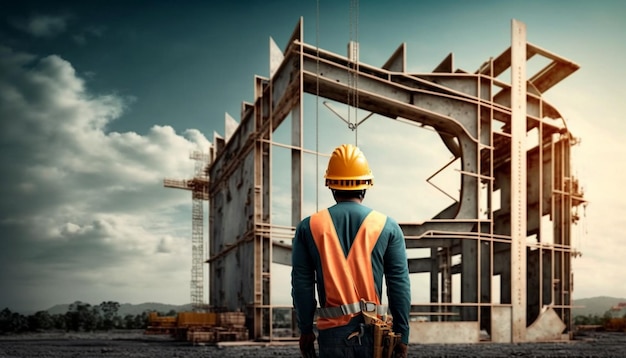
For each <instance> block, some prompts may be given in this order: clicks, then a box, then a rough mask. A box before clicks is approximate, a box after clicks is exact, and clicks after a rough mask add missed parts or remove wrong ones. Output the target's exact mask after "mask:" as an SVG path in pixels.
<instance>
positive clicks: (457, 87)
mask: <svg viewBox="0 0 626 358" xmlns="http://www.w3.org/2000/svg"><path fill="white" fill-rule="evenodd" d="M533 56H541V57H544V58H545V59H547V60H548V62H549V64H548V65H547V66H545V67H544V68H542V69H541V70H539V71H538V72H537V73H535V74H534V75H532V76H530V77H527V75H526V71H527V66H526V64H527V62H528V60H529V59H530V58H532V57H533ZM577 69H578V65H576V64H575V63H573V62H571V61H569V60H567V59H564V58H562V57H559V56H557V55H555V54H553V53H550V52H548V51H546V50H544V49H541V48H539V47H537V46H535V45H532V44H530V43H528V42H527V41H526V27H525V25H524V24H523V23H521V22H519V21H516V20H513V21H512V26H511V47H510V48H508V49H507V50H505V51H504V52H503V53H502V54H500V55H499V56H497V57H495V58H490V59H489V60H488V61H486V62H485V63H483V64H482V65H481V66H480V67H479V69H478V70H477V71H476V72H474V73H467V72H464V71H461V70H457V69H455V68H454V64H453V57H452V54H450V55H449V56H448V57H446V58H445V59H444V60H443V61H442V62H441V63H440V64H439V65H438V66H437V67H436V68H435V69H434V70H433V72H432V73H410V72H407V70H406V51H405V45H404V44H402V45H401V46H400V47H399V48H398V49H397V50H396V51H395V52H394V53H393V54H392V56H391V57H390V58H389V60H388V61H387V62H386V63H385V64H384V65H383V66H382V67H381V68H377V67H374V66H370V65H367V64H364V63H359V62H358V60H355V59H352V58H349V57H344V56H340V55H337V54H334V53H331V52H328V51H324V50H322V49H319V48H316V47H314V46H311V45H308V44H306V43H304V41H303V25H302V19H300V21H299V23H298V25H297V26H296V29H295V30H294V32H293V34H292V36H291V38H290V40H289V42H288V44H287V48H286V50H285V51H284V53H283V52H281V51H280V50H279V49H278V48H277V47H276V46H270V77H269V78H264V77H256V78H255V98H254V103H243V105H242V111H241V122H240V124H239V126H238V127H237V128H236V130H234V132H232V133H230V134H229V135H228V136H227V138H221V137H218V136H216V137H214V147H213V148H212V151H211V163H210V165H209V167H208V172H209V177H210V181H209V190H208V192H209V253H208V257H209V258H208V261H207V262H208V264H209V272H210V274H209V287H210V289H209V297H210V302H209V304H210V305H211V306H213V307H225V308H227V309H228V310H237V309H239V310H243V311H245V312H246V313H247V323H248V327H249V329H250V332H251V336H252V337H251V338H253V339H269V340H275V339H278V338H277V337H275V336H274V334H273V333H272V317H273V314H272V310H273V309H275V308H277V306H273V305H272V304H271V298H270V283H271V266H272V265H271V264H272V263H273V262H277V263H284V264H290V239H291V238H292V236H293V231H294V228H295V226H296V225H297V224H298V222H299V221H300V220H301V219H302V217H303V213H302V202H303V186H302V176H303V153H306V152H308V151H307V150H305V149H304V148H303V121H304V116H303V112H302V100H303V96H304V94H305V93H308V94H313V95H315V96H319V97H322V98H327V99H331V100H334V101H337V102H341V103H347V102H348V101H349V98H350V96H349V94H350V93H351V92H350V91H355V90H356V91H357V96H358V99H359V100H358V102H357V103H348V104H350V105H353V106H357V107H358V108H360V109H362V110H365V111H369V112H373V113H376V114H378V115H382V116H385V117H389V118H392V119H402V120H408V121H411V122H415V123H419V124H420V125H422V126H428V127H432V128H433V129H435V130H436V131H437V133H438V134H439V136H440V137H441V139H442V141H443V143H444V144H445V146H446V147H447V149H448V150H449V151H450V153H452V154H453V155H454V156H455V157H456V158H459V159H460V167H459V168H458V169H459V172H460V173H461V179H460V180H461V182H460V187H461V191H460V194H459V197H458V200H457V201H456V202H455V203H454V204H452V205H451V206H449V207H447V208H444V209H443V210H441V212H440V213H439V214H437V215H436V216H434V217H433V218H432V219H430V220H428V221H426V222H424V223H420V224H417V223H402V224H401V227H402V229H403V231H404V233H405V235H406V245H407V249H414V248H419V249H426V250H430V256H429V257H426V258H418V259H410V260H409V268H410V272H411V274H417V273H427V274H428V275H429V277H430V279H429V281H430V283H429V287H425V288H424V289H426V290H428V291H430V292H431V295H430V302H413V305H412V313H411V314H412V317H413V319H412V322H411V325H412V332H415V334H414V333H412V334H411V337H410V341H412V342H449V341H450V340H452V341H464V342H465V341H468V342H476V341H479V340H481V339H482V340H484V339H485V338H484V337H485V333H486V334H487V337H488V338H486V339H488V340H490V341H493V342H526V341H541V340H563V339H569V338H570V336H571V332H572V317H571V310H572V290H573V279H572V277H573V273H572V268H571V258H572V256H575V254H576V251H575V249H574V248H573V247H572V245H571V239H570V236H571V226H572V224H574V223H575V222H576V220H577V217H576V215H573V211H572V210H573V208H575V207H576V206H578V205H581V204H584V199H583V193H582V191H581V189H580V186H579V185H578V181H577V179H576V178H574V177H573V176H572V174H571V170H570V147H571V146H572V145H573V144H575V142H576V140H575V139H574V137H573V136H572V135H571V133H570V132H569V130H568V128H567V126H566V123H565V120H564V119H563V118H562V116H561V115H560V113H559V112H558V111H557V110H556V109H555V108H554V107H553V106H552V105H550V104H549V103H548V102H546V101H545V100H544V98H543V97H542V94H543V93H544V92H545V91H547V90H548V89H550V88H551V87H553V86H554V85H556V84H557V83H559V82H560V81H561V80H562V79H564V78H566V77H567V76H569V75H570V74H571V73H573V72H574V71H576V70H577ZM507 70H509V71H510V74H511V82H510V83H507V82H506V81H504V80H502V79H499V76H500V75H501V74H503V73H504V72H505V71H507ZM355 79H356V83H358V88H354V86H351V83H355V82H354V81H355ZM288 117H289V118H291V129H292V136H291V145H290V146H285V147H287V148H288V149H289V150H290V151H291V163H290V164H291V184H292V185H291V195H292V206H291V226H279V225H274V224H273V223H272V220H271V203H272V199H273V198H272V192H271V183H272V175H271V173H272V171H271V168H272V166H273V165H274V163H273V162H272V150H273V146H274V144H273V143H274V142H273V133H274V131H275V130H276V128H277V127H278V126H279V125H280V124H281V122H282V121H283V120H285V119H286V118H288ZM527 136H529V137H531V136H533V138H534V139H536V141H537V144H536V145H534V146H533V147H531V148H527V145H528V144H527V142H526V141H527ZM283 164H285V165H286V164H287V163H283ZM497 192H499V196H500V202H499V203H495V198H497ZM481 196H486V199H487V200H486V206H484V205H483V204H482V203H481V200H480V198H481ZM453 257H457V258H460V262H454V260H453V259H452V258H453ZM457 261H458V260H457ZM455 275H457V277H458V278H459V282H460V285H459V286H460V287H454V285H453V284H452V281H453V280H452V278H453V277H454V276H455ZM498 277H499V280H500V284H499V286H500V287H499V296H500V297H499V300H498V299H497V297H495V296H497V295H494V294H492V290H493V289H494V288H496V286H495V285H494V283H495V282H496V279H497V278H498ZM458 289H460V302H452V301H453V300H452V292H453V290H458ZM442 331H443V332H446V334H444V335H441V334H437V332H442ZM429 332H430V333H429Z"/></svg>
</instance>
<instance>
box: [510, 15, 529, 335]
mask: <svg viewBox="0 0 626 358" xmlns="http://www.w3.org/2000/svg"><path fill="white" fill-rule="evenodd" d="M511 304H512V321H513V322H512V332H511V333H512V341H513V343H519V342H524V341H525V339H526V25H525V24H523V23H522V22H520V21H517V20H512V21H511Z"/></svg>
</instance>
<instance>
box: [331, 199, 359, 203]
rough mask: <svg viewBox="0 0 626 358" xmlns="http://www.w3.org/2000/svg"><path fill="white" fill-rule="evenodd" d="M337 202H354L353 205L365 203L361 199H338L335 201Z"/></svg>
mask: <svg viewBox="0 0 626 358" xmlns="http://www.w3.org/2000/svg"><path fill="white" fill-rule="evenodd" d="M335 201H337V203H347V202H352V203H358V204H361V203H362V202H363V199H359V198H338V199H335Z"/></svg>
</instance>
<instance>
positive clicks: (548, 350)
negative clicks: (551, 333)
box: [0, 331, 626, 358]
mask: <svg viewBox="0 0 626 358" xmlns="http://www.w3.org/2000/svg"><path fill="white" fill-rule="evenodd" d="M625 355H626V333H609V332H585V333H584V334H579V335H577V336H576V339H575V340H573V341H570V342H565V343H564V342H561V343H522V344H494V343H478V344H471V345H468V344H447V345H442V344H432V345H417V344H413V345H411V346H410V347H409V357H511V356H514V357H624V356H625ZM0 357H1V358H5V357H6V358H9V357H11V358H13V357H47V358H61V357H90V358H118V357H119V358H121V357H136V358H139V357H146V358H147V357H150V358H155V357H181V358H182V357H188V358H194V357H203V358H205V357H228V358H235V357H255V358H260V357H299V351H298V345H297V342H286V343H272V344H270V343H259V342H222V343H220V344H213V345H192V344H191V343H189V342H185V341H175V340H173V339H171V338H169V337H167V336H150V335H144V334H143V332H139V331H137V332H130V333H129V332H111V333H65V332H58V333H38V334H26V335H8V336H0Z"/></svg>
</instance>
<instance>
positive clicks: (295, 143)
mask: <svg viewBox="0 0 626 358" xmlns="http://www.w3.org/2000/svg"><path fill="white" fill-rule="evenodd" d="M300 87H302V83H300ZM300 93H302V89H301V90H300ZM291 145H292V147H293V149H291V225H292V226H294V227H296V226H298V223H300V220H302V96H300V100H299V101H298V102H297V103H296V104H295V106H294V107H293V109H292V111H291Z"/></svg>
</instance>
